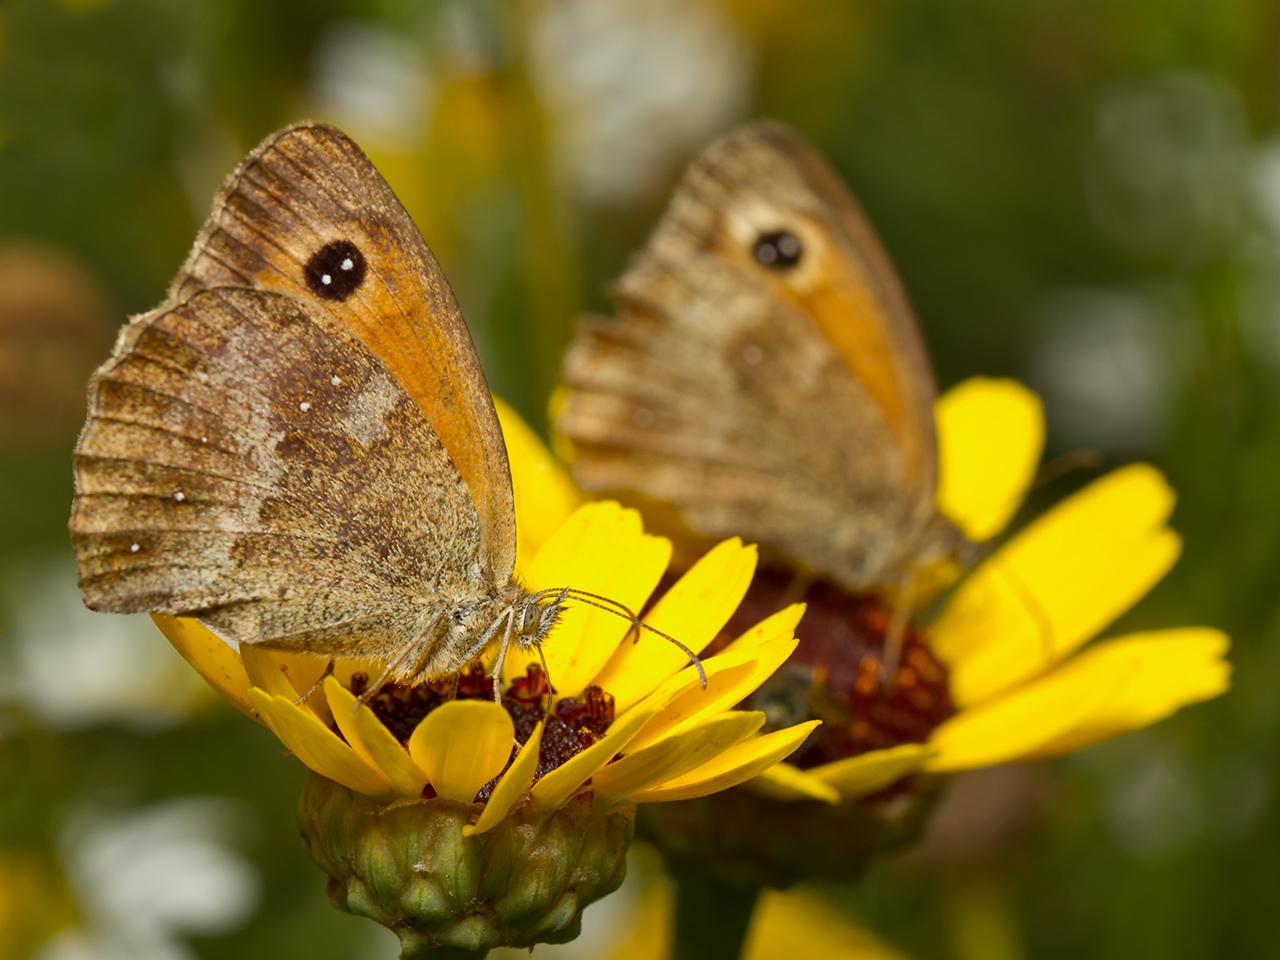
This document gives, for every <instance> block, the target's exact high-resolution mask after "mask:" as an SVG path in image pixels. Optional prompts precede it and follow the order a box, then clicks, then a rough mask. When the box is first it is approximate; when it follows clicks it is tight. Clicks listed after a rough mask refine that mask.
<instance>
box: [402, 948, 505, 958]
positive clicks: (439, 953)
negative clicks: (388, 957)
mask: <svg viewBox="0 0 1280 960" xmlns="http://www.w3.org/2000/svg"><path fill="white" fill-rule="evenodd" d="M488 955H489V951H488V950H487V949H485V950H468V949H466V948H465V947H433V948H432V949H430V950H428V951H427V952H426V953H407V952H403V953H401V954H400V960H484V958H485V957H487V956H488Z"/></svg>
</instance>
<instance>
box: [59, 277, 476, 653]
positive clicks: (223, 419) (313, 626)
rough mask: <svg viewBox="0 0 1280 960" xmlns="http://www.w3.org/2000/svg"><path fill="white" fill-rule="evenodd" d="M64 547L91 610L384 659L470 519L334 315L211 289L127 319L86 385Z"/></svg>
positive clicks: (467, 538)
mask: <svg viewBox="0 0 1280 960" xmlns="http://www.w3.org/2000/svg"><path fill="white" fill-rule="evenodd" d="M75 480H76V497H75V500H74V503H73V506H72V515H71V535H72V542H73V545H74V546H75V549H76V553H77V555H78V558H79V563H80V588H81V591H82V593H83V595H84V598H85V602H86V603H87V604H88V605H89V606H90V607H92V608H93V609H97V610H107V611H112V612H121V613H130V612H138V611H144V610H147V611H159V612H164V613H171V614H177V615H183V616H196V617H199V618H200V619H202V620H204V621H205V622H207V623H209V624H210V625H212V626H214V627H215V628H217V629H219V630H220V631H221V632H223V633H224V635H226V636H228V637H230V638H232V639H235V640H237V641H240V642H258V641H262V642H268V643H270V644H273V645H276V646H292V647H296V648H299V649H311V650H316V651H317V652H324V653H328V654H342V653H344V652H345V653H356V652H358V653H360V654H362V655H373V656H377V655H383V654H390V653H393V652H395V651H397V650H400V649H402V648H403V647H404V645H405V644H406V643H407V642H408V641H409V640H411V639H412V638H413V633H414V630H415V628H419V627H420V625H419V622H418V620H419V617H420V616H421V614H422V611H423V607H424V605H423V602H422V601H423V593H424V586H427V587H429V586H433V585H435V584H436V583H437V582H438V581H439V580H440V579H441V578H442V577H445V576H447V574H448V572H449V571H469V570H473V569H475V567H476V565H477V563H478V562H479V558H480V555H481V549H482V548H481V542H480V538H481V530H480V525H479V518H478V516H477V514H476V511H475V509H474V507H473V506H472V503H471V497H470V494H469V492H468V489H467V485H466V483H465V482H464V481H463V479H462V477H461V476H460V474H459V473H458V471H457V470H456V469H455V468H454V466H453V463H452V460H451V458H450V456H449V454H448V452H447V451H446V450H445V449H444V447H443V445H442V444H441V442H440V441H439V439H438V438H437V436H436V434H435V432H434V430H433V429H432V426H431V424H430V423H429V422H428V421H427V418H426V416H425V414H424V412H423V411H422V410H421V409H420V407H419V406H418V404H417V403H416V402H415V400H414V399H413V398H411V397H410V396H409V395H408V393H407V391H405V390H404V388H403V387H402V386H401V384H400V383H399V381H398V380H397V379H396V378H395V376H394V375H393V374H392V372H391V370H390V369H389V367H388V365H387V364H385V363H383V362H382V361H381V359H380V358H379V357H378V356H376V355H375V354H374V353H373V352H372V351H371V350H369V349H368V348H367V347H366V346H365V345H364V344H363V343H362V342H361V341H360V340H358V339H357V338H356V337H355V336H353V335H352V334H351V333H350V331H349V330H348V329H347V328H346V327H345V326H344V325H343V324H341V323H340V322H337V321H336V320H335V319H334V318H333V317H332V316H331V315H330V314H329V313H327V312H326V311H323V310H317V309H312V308H311V307H309V306H308V305H307V304H304V303H302V302H301V301H300V300H297V299H294V298H292V297H289V296H285V295H281V294H272V293H265V292H261V291H255V290H249V289H231V288H226V289H214V290H208V291H204V292H200V293H197V294H196V295H195V296H193V297H191V298H189V299H188V300H186V301H184V302H182V303H181V304H178V305H166V306H164V307H161V308H159V309H157V310H155V311H152V312H151V313H148V314H144V315H142V316H140V317H137V318H135V319H134V320H133V321H132V322H131V323H130V324H129V325H128V326H127V327H125V328H124V330H123V331H122V332H121V334H120V337H119V339H118V341H117V344H116V347H115V350H114V353H113V355H112V357H111V358H110V360H108V361H107V363H106V364H104V365H103V366H102V367H101V368H100V369H99V370H98V372H97V373H96V374H95V375H94V377H93V379H92V380H91V382H90V391H89V415H88V420H87V422H86V424H85V428H84V430H83V432H82V433H81V436H80V440H79V442H78V444H77V446H76V451H75Z"/></svg>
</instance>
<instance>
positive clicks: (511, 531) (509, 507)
mask: <svg viewBox="0 0 1280 960" xmlns="http://www.w3.org/2000/svg"><path fill="white" fill-rule="evenodd" d="M219 286H248V287H253V288H255V289H259V290H271V291H279V292H281V293H287V294H290V295H292V296H294V297H297V298H298V299H299V300H301V301H302V302H303V303H304V304H307V305H309V307H315V308H317V309H320V310H323V311H324V312H326V313H327V314H328V315H330V316H331V317H333V318H334V319H336V320H337V321H338V322H339V323H340V324H341V325H342V326H343V327H345V328H346V329H347V330H348V331H350V332H351V333H352V334H353V335H354V336H355V337H356V338H357V339H358V340H359V341H360V342H361V343H363V344H364V345H365V347H367V348H368V350H369V351H371V352H372V353H373V354H374V355H375V356H377V357H378V358H379V359H380V360H381V361H382V363H383V364H384V365H385V366H386V368H387V369H388V370H389V371H390V372H391V374H392V376H393V377H394V378H395V379H396V380H397V381H399V383H400V384H401V385H402V386H403V388H404V390H405V392H406V393H407V394H408V395H409V397H410V398H411V399H412V400H413V401H414V403H416V404H417V405H418V407H419V408H420V410H421V411H422V412H423V414H424V415H425V417H426V419H427V421H428V422H429V423H430V424H431V426H432V427H433V428H434V431H435V433H436V435H437V436H438V437H439V438H440V442H441V443H442V444H443V445H444V449H445V450H446V451H447V452H448V455H449V459H450V460H451V461H452V462H453V465H454V466H455V467H456V469H457V472H458V474H460V475H461V477H462V479H463V481H464V482H465V483H466V486H467V488H468V489H469V490H470V492H471V496H472V498H473V500H474V502H475V508H476V511H477V512H478V514H479V517H480V523H481V527H482V543H483V545H484V550H485V563H486V565H487V567H488V568H489V569H490V570H492V571H493V572H494V574H495V576H496V579H497V580H498V581H499V582H505V581H506V580H507V579H509V577H510V576H511V572H512V569H513V567H514V565H515V512H514V511H515V508H514V503H513V499H512V493H511V472H510V468H509V466H508V464H507V453H506V447H505V445H504V444H503V441H502V433H501V429H500V428H499V426H498V420H497V415H496V414H495V412H494V409H493V401H492V399H491V397H490V395H489V390H488V387H487V385H486V383H485V378H484V373H483V371H482V370H481V368H480V362H479V360H478V358H477V357H476V352H475V347H474V346H473V344H472V342H471V336H470V334H469V333H468V331H467V327H466V324H465V322H464V321H463V319H462V315H461V313H460V312H459V310H458V306H457V303H456V301H455V300H454V297H453V292H452V291H451V290H450V289H449V284H448V282H447V281H446V280H445V277H444V274H443V272H442V271H441V269H440V266H439V264H438V263H437V262H436V260H435V257H434V256H432V254H431V251H430V250H429V249H428V248H427V245H426V243H425V242H424V241H423V239H422V236H421V234H420V233H419V232H418V229H417V227H415V226H414V224H413V221H412V220H411V219H410V217H409V215H408V214H407V213H406V212H405V210H404V208H403V207H402V206H401V205H400V202H399V201H398V200H397V199H396V197H395V195H394V194H393V193H392V192H391V188H390V187H389V186H387V184H386V181H384V180H383V179H382V176H381V175H380V174H379V173H378V171H377V170H376V169H375V168H374V166H373V164H372V163H371V162H370V161H369V159H368V158H367V157H366V156H365V155H364V153H363V152H362V151H361V150H360V148H359V147H357V146H356V145H355V144H354V143H353V142H352V141H351V140H350V139H349V138H348V137H347V136H346V135H345V134H343V133H342V132H341V131H339V130H336V129H334V128H333V127H330V126H326V125H324V124H315V123H308V124H301V125H298V126H294V127H290V128H288V129H285V130H282V131H280V132H279V133H277V134H275V135H273V136H271V137H269V138H268V139H267V140H266V141H264V142H263V143H262V144H261V145H260V146H259V147H258V148H257V149H256V150H254V151H253V152H252V153H251V154H249V156H248V157H246V158H245V160H244V161H243V162H242V163H241V164H240V166H239V167H238V168H237V169H236V170H235V172H234V173H232V174H231V176H230V177H229V178H228V179H227V181H226V183H225V184H224V185H223V187H222V190H221V192H220V193H219V195H218V197H217V199H216V200H215V201H214V205H213V211H212V213H211V214H210V217H209V220H208V222H207V223H206V224H205V226H204V228H203V229H202V230H201V232H200V234H199V236H198V237H197V238H196V242H195V245H194V247H193V248H192V251H191V254H190V256H189V257H188V258H187V261H186V263H185V264H183V266H182V269H181V270H180V271H179V272H178V275H177V277H176V278H175V280H174V282H173V285H172V287H171V288H170V298H171V300H173V301H175V302H179V301H181V300H183V299H186V298H187V297H189V296H191V295H192V294H193V293H195V292H196V291H199V290H202V289H208V288H210V287H219Z"/></svg>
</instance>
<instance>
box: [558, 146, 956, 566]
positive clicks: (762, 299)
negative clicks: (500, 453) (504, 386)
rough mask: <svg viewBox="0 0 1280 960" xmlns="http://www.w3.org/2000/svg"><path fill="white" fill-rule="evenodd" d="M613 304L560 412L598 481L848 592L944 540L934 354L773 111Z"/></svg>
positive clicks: (711, 156)
mask: <svg viewBox="0 0 1280 960" xmlns="http://www.w3.org/2000/svg"><path fill="white" fill-rule="evenodd" d="M769 244H773V245H774V246H773V247H768V245H769ZM762 245H763V246H765V247H767V249H762ZM765 253H768V254H770V257H765V256H764V254H765ZM615 298H616V300H617V302H618V317H617V319H616V320H613V321H609V320H592V321H588V322H587V323H585V324H584V325H583V327H582V330H581V333H580V336H579V337H578V339H577V341H576V342H575V344H574V345H573V347H572V348H571V349H570V351H569V354H568V356H567V358H566V363H565V386H566V388H567V389H566V400H565V402H564V404H563V405H562V408H561V413H560V416H559V418H558V424H557V425H558V428H559V429H560V430H561V431H562V432H563V433H564V435H565V436H566V437H568V439H569V440H571V441H572V443H573V445H574V448H575V461H574V466H575V472H576V476H577V477H578V479H579V480H580V482H581V483H582V484H583V485H584V486H585V487H587V488H588V489H591V490H599V491H610V492H613V493H618V494H623V495H627V494H632V495H638V496H639V497H640V498H641V499H642V500H644V501H650V502H651V501H657V502H658V503H659V504H662V505H665V506H667V507H669V508H673V509H674V510H675V511H676V513H677V514H678V516H679V519H680V521H681V522H682V524H683V526H685V527H686V528H688V529H690V530H692V531H694V532H696V533H699V534H702V535H705V536H708V537H724V536H729V535H742V536H744V537H747V538H749V539H753V540H757V541H758V542H760V543H761V544H762V545H764V546H766V547H768V548H772V550H773V551H774V552H775V553H777V554H780V555H781V556H782V557H783V558H785V559H787V560H788V561H790V562H792V563H795V564H798V565H799V566H801V567H804V568H807V569H809V570H811V571H813V572H815V573H818V574H821V575H825V576H828V577H831V578H833V579H835V580H837V581H838V582H841V583H844V584H845V585H846V586H850V587H865V586H869V585H874V584H877V583H882V582H886V581H887V580H890V579H893V578H896V577H898V576H899V575H900V574H902V573H903V572H904V571H905V570H906V569H907V568H908V567H910V566H911V564H912V562H913V559H914V557H915V556H917V555H919V554H921V553H925V552H927V551H928V549H929V547H930V544H929V543H927V542H925V541H926V540H928V539H929V538H930V537H932V536H934V533H933V528H934V526H935V524H936V513H935V511H934V506H933V499H934V483H935V471H936V453H935V448H934V437H933V420H932V404H933V396H934V393H933V382H932V378H931V375H930V373H929V369H928V364H927V360H926V359H925V356H924V353H923V350H922V348H921V345H920V340H919V337H918V334H917V332H916V328H915V322H914V320H913V318H912V316H911V313H910V310H909V308H908V307H907V304H906V300H905V298H904V297H903V296H902V293H901V290H900V288H899V287H898V284H897V281H896V279H895V278H894V276H893V273H892V271H891V270H890V269H889V267H888V263H887V260H886V259H885V257H884V254H883V252H882V251H881V250H880V247H879V244H878V243H877V242H876V240H875V238H874V235H873V234H872V233H871V231H870V230H869V228H867V227H866V226H865V224H864V223H863V221H862V218H861V216H860V214H859V213H858V210H857V207H856V205H855V204H854V202H853V200H852V199H851V198H850V197H849V196H848V194H847V192H846V191H845V190H844V189H843V187H841V185H840V183H839V181H838V180H837V179H836V177H835V176H834V174H832V173H831V172H830V171H829V170H828V169H827V168H826V165H825V164H824V163H823V162H822V161H821V159H820V158H818V156H817V155H816V154H815V153H814V152H813V151H812V149H810V148H809V147H807V146H806V145H805V144H803V142H801V141H800V140H799V139H798V138H797V137H795V136H794V135H793V134H790V133H789V132H787V131H786V130H785V129H784V128H781V127H779V126H777V125H775V124H757V125H753V126H751V127H747V128H745V129H744V130H742V131H739V132H738V133H736V134H733V135H731V136H730V137H728V138H726V139H725V140H723V141H721V142H719V143H718V144H716V145H713V146H712V147H711V148H709V149H708V150H707V151H706V153H705V154H704V155H703V156H702V157H700V158H699V159H698V160H696V161H695V162H694V164H693V165H692V166H691V168H690V169H689V171H688V172H687V173H686V175H685V177H684V179H683V180H682V182H681V184H680V186H679V188H678V189H677V191H676V194H675V196H674V197H673V199H672V201H671V204H670V206H669V208H668V210H667V213H666V214H665V216H664V217H663V220H662V221H661V222H660V223H659V225H658V227H657V229H656V230H655V232H654V235H653V237H652V238H651V240H650V242H649V244H648V246H647V247H646V249H645V250H644V251H643V252H642V253H641V255H640V256H639V257H638V258H637V259H636V261H635V262H634V263H633V264H632V266H631V268H630V269H629V270H628V272H627V273H626V274H625V275H624V276H623V278H622V279H621V280H620V281H619V283H618V284H617V287H616V290H615Z"/></svg>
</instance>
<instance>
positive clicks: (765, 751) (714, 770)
mask: <svg viewBox="0 0 1280 960" xmlns="http://www.w3.org/2000/svg"><path fill="white" fill-rule="evenodd" d="M820 722H821V721H819V720H809V721H807V722H805V723H798V724H796V725H795V726H793V727H787V728H786V729H784V730H776V731H774V732H773V733H766V734H764V735H763V736H759V737H749V738H748V739H746V740H743V741H742V742H741V743H737V744H734V745H733V746H731V747H729V748H728V749H727V750H724V751H723V752H721V753H720V755H719V756H716V757H713V758H712V759H711V760H708V761H707V762H706V763H704V764H702V765H701V766H699V767H695V768H694V769H693V770H690V771H689V772H688V773H686V774H684V775H683V776H680V777H676V778H675V779H673V780H668V781H666V782H665V783H660V784H658V785H657V786H654V787H650V788H649V789H648V790H642V791H640V792H639V793H637V794H636V795H635V797H634V799H635V801H636V802H637V803H657V802H661V801H666V800H692V799H694V798H696V797H705V796H707V795H709V794H712V793H718V792H720V791H721V790H727V789H729V788H730V787H736V786H737V785H738V784H740V783H746V782H747V781H748V780H750V779H751V778H752V777H754V776H756V775H757V774H759V773H760V772H761V771H762V770H765V769H767V768H769V767H771V766H773V765H774V764H775V763H777V762H778V761H779V760H781V759H782V758H783V757H786V756H790V754H791V753H792V752H794V751H795V749H796V748H797V747H799V746H800V744H802V743H804V740H805V737H807V736H809V733H810V731H812V730H813V728H814V727H816V726H817V725H818V724H819V723H820Z"/></svg>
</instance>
